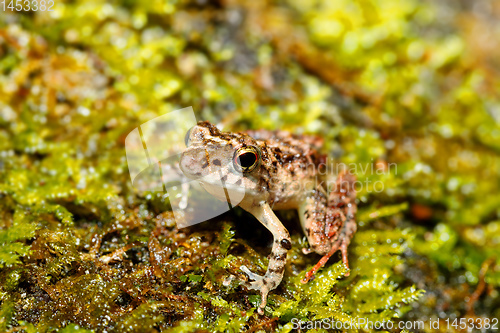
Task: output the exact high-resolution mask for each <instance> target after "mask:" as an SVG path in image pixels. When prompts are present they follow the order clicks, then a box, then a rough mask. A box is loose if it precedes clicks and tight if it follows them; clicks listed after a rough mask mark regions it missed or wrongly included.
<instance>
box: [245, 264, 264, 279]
mask: <svg viewBox="0 0 500 333" xmlns="http://www.w3.org/2000/svg"><path fill="white" fill-rule="evenodd" d="M240 269H241V270H242V271H243V273H245V274H246V275H247V276H248V278H249V279H250V280H255V282H257V281H260V280H262V279H263V278H264V277H263V276H261V275H258V274H255V273H253V272H252V271H251V270H249V269H248V267H247V266H245V265H241V267H240Z"/></svg>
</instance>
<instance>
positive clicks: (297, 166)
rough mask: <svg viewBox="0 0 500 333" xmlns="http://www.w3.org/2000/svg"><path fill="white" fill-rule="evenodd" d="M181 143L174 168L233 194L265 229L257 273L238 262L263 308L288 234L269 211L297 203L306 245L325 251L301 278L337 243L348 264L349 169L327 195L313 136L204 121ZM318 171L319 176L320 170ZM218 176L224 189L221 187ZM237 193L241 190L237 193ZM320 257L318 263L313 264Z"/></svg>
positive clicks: (351, 225) (278, 274) (280, 268)
mask: <svg viewBox="0 0 500 333" xmlns="http://www.w3.org/2000/svg"><path fill="white" fill-rule="evenodd" d="M186 138H187V146H188V147H187V149H186V151H184V153H183V154H182V157H181V160H180V168H181V170H182V172H183V173H184V174H185V175H186V176H187V177H189V178H191V179H198V180H199V181H200V183H201V185H202V186H203V187H204V188H205V189H206V190H207V191H208V192H209V193H211V194H213V195H214V196H216V197H218V198H219V199H221V200H226V199H227V198H228V195H229V196H230V197H231V194H232V193H240V197H242V198H243V199H242V200H241V202H239V204H238V205H239V206H240V207H241V208H243V209H245V210H246V211H248V212H249V213H251V214H252V215H254V216H255V217H256V218H257V219H258V220H259V221H260V222H261V223H262V224H263V225H264V226H265V227H266V228H267V229H268V230H269V231H270V232H271V233H272V234H273V238H274V241H273V248H272V251H271V254H270V257H269V266H268V268H267V271H266V273H265V275H264V276H260V275H257V274H254V273H252V272H251V271H250V270H249V269H248V268H247V267H245V266H242V267H241V269H242V271H243V272H245V273H246V274H247V275H248V277H249V278H250V279H251V280H254V281H251V282H246V283H245V284H246V286H247V287H248V288H249V289H255V290H259V291H260V293H261V296H262V302H261V304H260V306H259V309H258V311H259V313H260V314H263V313H264V307H265V305H266V301H267V295H268V293H269V291H271V290H273V289H275V288H276V287H277V286H278V285H279V284H280V283H281V280H282V278H283V273H284V269H285V263H286V256H287V252H288V250H290V249H291V247H292V244H291V241H290V235H289V234H288V231H287V230H286V229H285V227H284V226H283V225H282V224H281V222H280V221H279V219H278V218H277V217H276V215H275V214H274V212H273V210H279V209H299V211H300V215H301V222H302V226H303V229H304V232H305V233H306V235H307V238H308V240H309V244H310V246H311V248H312V249H313V250H314V251H315V252H317V253H319V254H322V255H324V257H323V258H322V259H321V260H320V262H319V263H318V265H316V266H315V267H314V268H313V269H312V270H311V271H310V272H308V274H307V275H306V278H305V279H304V282H307V280H309V279H310V278H311V277H312V275H313V274H314V272H316V271H317V270H318V269H319V268H320V267H321V266H323V265H324V264H325V263H326V261H328V258H329V257H330V256H331V255H332V254H333V253H334V252H336V251H337V250H338V249H339V248H340V249H341V251H342V254H343V259H344V262H345V263H346V264H347V246H348V244H349V242H350V239H351V237H352V235H353V234H354V232H355V231H356V223H355V221H354V215H355V212H356V206H355V202H354V200H355V192H354V191H353V190H352V184H353V182H354V180H355V178H354V176H352V175H350V174H349V175H346V174H342V175H340V177H339V179H338V180H337V182H336V183H335V184H340V183H342V182H341V180H347V182H344V185H342V186H343V187H342V186H340V187H338V188H336V189H335V190H333V191H332V192H331V193H330V194H327V192H326V191H325V189H324V183H323V182H322V180H321V179H322V178H323V177H324V174H325V173H324V172H321V171H322V169H321V167H322V166H324V165H325V162H326V158H325V156H324V155H322V154H320V153H319V151H318V150H319V148H320V146H321V144H322V140H321V139H319V138H316V137H312V136H305V135H303V136H297V135H292V134H290V133H288V132H284V131H274V132H270V131H264V130H259V131H247V132H240V133H225V132H221V131H220V130H219V129H217V127H215V126H214V125H212V124H211V123H209V122H206V121H205V122H199V123H198V124H197V126H195V127H193V128H192V129H191V130H190V131H189V133H188V134H187V137H186ZM248 151H251V152H255V154H254V155H252V154H250V156H255V159H256V162H255V163H254V164H253V165H252V167H251V168H248V169H245V170H243V169H242V168H241V167H239V166H240V160H239V159H238V160H235V158H236V157H240V156H241V153H245V152H248ZM322 175H323V176H322ZM221 181H222V184H223V185H224V190H221ZM241 193H244V196H242V195H241ZM320 263H321V264H320Z"/></svg>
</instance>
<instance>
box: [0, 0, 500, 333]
mask: <svg viewBox="0 0 500 333" xmlns="http://www.w3.org/2000/svg"><path fill="white" fill-rule="evenodd" d="M202 2H203V1H191V2H189V1H160V0H153V1H148V2H141V3H139V2H133V1H113V2H109V3H105V2H100V1H55V5H54V7H53V9H54V11H53V12H36V13H34V12H31V13H22V14H21V13H12V12H9V11H7V12H5V13H4V12H2V14H1V15H0V244H1V245H0V246H1V247H0V286H1V287H0V302H1V308H0V331H10V332H14V331H22V330H24V331H25V332H55V331H57V332H87V331H95V332H157V331H162V332H194V331H199V332H239V331H249V332H257V331H281V332H289V331H291V330H292V329H293V324H292V320H293V319H294V318H297V319H298V320H322V319H325V318H334V319H335V320H336V321H340V322H350V321H351V320H355V319H356V318H366V319H369V320H372V321H377V320H379V321H383V320H393V321H397V320H400V319H412V320H428V319H429V318H430V317H438V316H439V317H440V318H443V319H444V318H447V317H452V318H453V317H463V316H469V317H470V318H474V317H475V316H482V317H490V318H493V317H497V318H500V310H499V309H500V298H499V297H500V296H499V293H498V288H499V287H500V261H499V260H500V256H499V255H498V254H499V253H500V238H499V235H500V211H499V207H500V196H499V194H498V189H499V184H500V157H499V153H500V111H499V110H500V99H499V97H498V91H499V88H500V80H499V79H498V75H496V76H495V73H497V74H498V71H499V70H500V64H499V63H498V62H497V61H496V60H495V59H500V55H498V50H499V49H500V48H496V49H493V50H494V52H496V55H497V57H493V56H491V55H490V54H489V53H488V54H487V53H486V50H490V49H488V48H486V47H483V46H482V45H480V43H479V42H477V40H478V39H477V38H473V37H474V36H470V35H467V34H465V31H466V29H464V30H463V31H462V30H460V27H461V26H460V25H458V24H457V22H455V21H454V20H453V17H460V18H461V21H458V22H460V23H461V24H463V25H464V26H467V27H470V26H480V25H481V24H482V23H481V22H483V20H482V19H481V18H480V17H479V16H477V15H479V14H477V12H478V10H477V8H476V9H474V11H472V10H468V9H467V8H465V9H463V8H462V9H458V8H454V7H453V6H452V4H451V3H450V4H447V2H443V3H440V4H439V6H440V7H432V6H431V5H428V4H426V3H422V2H419V1H416V0H415V1H411V0H405V1H400V0H366V1H354V0H339V1H327V0H318V1H298V0H297V1H296V0H283V1H276V2H272V1H269V2H265V1H214V2H210V3H207V4H205V5H201V4H200V3H202ZM492 6H493V4H492ZM443 13H452V14H453V13H455V14H457V15H456V16H454V15H443ZM490 22H492V23H491V24H496V23H494V22H498V20H496V21H495V19H492V20H491V21H490ZM469 30H470V31H476V30H473V29H469ZM469 30H467V31H469ZM491 30H492V31H493V32H491V34H494V29H491ZM477 31H482V30H480V29H479V30H477ZM497 31H500V30H498V29H497ZM496 37H498V36H496ZM474 43H475V44H474ZM481 50H483V51H484V52H485V53H484V54H481ZM472 51H473V52H472ZM488 52H493V51H491V50H490V51H488ZM471 59H473V60H474V61H471ZM186 106H193V109H194V110H195V112H196V114H197V117H198V119H199V120H209V121H212V122H216V123H222V124H223V125H224V126H225V128H226V129H228V130H240V129H247V128H267V129H285V130H291V131H294V132H296V133H304V132H307V133H315V134H318V135H321V136H323V137H325V138H326V140H325V141H326V144H325V152H326V153H328V154H329V155H331V156H333V157H334V158H335V159H336V160H337V161H339V162H343V163H346V164H348V165H349V164H351V163H352V165H354V164H357V165H358V169H357V170H356V171H358V178H359V180H360V181H362V182H363V184H366V185H365V186H363V188H362V190H361V191H360V192H359V194H358V197H359V214H358V222H359V228H358V229H359V231H358V233H357V234H356V235H355V237H354V239H353V243H352V244H351V246H350V250H349V251H350V263H351V272H350V276H349V277H345V273H346V271H345V268H344V267H343V266H342V265H341V264H340V263H338V262H336V261H337V260H338V257H335V258H332V260H331V261H330V262H329V264H328V265H327V266H326V267H325V268H324V269H322V270H321V271H320V272H319V273H318V275H317V277H316V279H315V280H314V281H312V282H310V283H309V284H307V285H302V284H301V283H300V282H299V281H300V279H301V277H303V274H304V273H305V271H306V270H307V269H308V268H309V267H311V265H313V264H314V263H315V262H316V261H317V260H318V257H317V256H315V255H311V256H304V255H303V254H302V253H301V251H300V249H301V247H302V246H304V245H305V241H304V235H303V234H302V233H301V232H300V228H299V227H298V223H297V216H296V215H295V214H288V213H286V212H283V213H280V217H281V219H282V220H283V221H285V224H286V226H287V227H288V228H289V230H290V232H291V235H292V240H293V249H292V251H291V253H290V256H289V260H288V263H287V267H286V272H285V279H284V280H283V283H282V284H281V285H280V286H279V288H277V289H276V290H275V291H274V292H272V293H271V295H270V299H269V304H268V306H267V307H266V314H265V316H259V315H258V314H257V313H256V312H255V307H256V306H257V305H258V302H259V296H258V295H257V294H256V293H254V292H249V291H247V290H246V289H245V288H243V287H241V286H239V285H238V283H237V282H236V281H233V282H230V283H229V281H230V280H229V279H228V277H229V276H231V275H238V276H240V277H241V278H243V277H244V276H243V274H242V273H241V272H240V270H239V267H240V266H241V265H242V264H245V265H247V266H249V268H250V269H251V270H253V271H259V270H260V271H263V270H264V269H265V267H266V266H267V259H266V255H267V254H268V252H269V248H268V247H267V242H268V241H269V240H270V239H271V238H270V235H268V233H267V231H266V230H265V229H264V228H263V227H261V226H260V225H259V224H258V222H257V221H255V220H254V218H253V217H252V216H250V215H247V214H246V213H244V212H242V211H241V210H238V209H235V210H234V211H232V212H231V213H228V214H225V215H223V216H221V217H218V218H215V219H213V220H211V221H209V222H205V223H202V224H199V225H196V226H192V227H189V228H186V229H181V230H178V229H177V228H176V227H175V221H174V219H173V215H172V212H171V210H170V209H171V208H170V205H169V201H168V197H167V196H166V194H164V193H146V194H144V193H138V192H137V191H136V190H135V189H134V188H133V187H132V186H131V183H130V178H129V175H128V167H127V164H126V159H125V148H124V139H125V137H126V135H127V134H128V133H129V132H130V131H131V130H132V129H134V128H135V127H136V126H138V125H139V124H141V123H144V122H146V121H148V120H150V119H152V118H154V117H156V116H158V115H161V114H164V113H166V112H169V111H173V110H176V109H180V108H183V107H186ZM371 164H373V165H376V166H377V168H376V170H384V172H372V169H371V168H368V169H366V166H367V165H371ZM359 166H362V167H359ZM424 291H425V293H424ZM398 318H400V319H398ZM304 331H310V332H320V331H321V329H308V328H305V329H304ZM360 331H370V329H361V330H360Z"/></svg>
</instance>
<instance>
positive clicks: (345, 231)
mask: <svg viewBox="0 0 500 333" xmlns="http://www.w3.org/2000/svg"><path fill="white" fill-rule="evenodd" d="M355 232H356V222H355V221H354V220H349V221H347V222H346V224H344V226H343V228H342V230H341V233H340V235H339V237H337V238H336V239H335V241H334V242H333V243H332V247H331V249H330V251H328V253H327V254H325V255H324V256H323V257H322V258H321V259H320V260H319V261H318V263H317V264H316V265H314V267H313V268H311V270H309V272H307V273H306V276H305V277H304V278H303V279H302V280H300V282H302V283H307V282H308V281H309V280H311V278H313V277H314V274H316V272H317V271H318V270H319V269H320V268H321V267H323V266H324V265H325V264H326V263H327V262H328V260H329V259H330V257H331V256H332V255H333V254H334V253H335V252H337V251H338V250H339V249H340V252H341V253H342V262H343V263H344V265H345V266H346V267H347V269H348V271H347V273H346V274H345V276H349V260H348V258H347V247H348V246H349V244H350V243H351V238H352V236H353V235H354V233H355Z"/></svg>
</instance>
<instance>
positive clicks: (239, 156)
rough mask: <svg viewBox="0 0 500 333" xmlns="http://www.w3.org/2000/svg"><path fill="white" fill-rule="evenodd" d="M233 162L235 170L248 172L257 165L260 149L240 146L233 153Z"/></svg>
mask: <svg viewBox="0 0 500 333" xmlns="http://www.w3.org/2000/svg"><path fill="white" fill-rule="evenodd" d="M233 162H234V167H235V169H236V170H238V171H243V172H250V171H252V170H253V169H255V168H256V167H257V166H258V165H259V162H260V150H259V149H258V148H257V147H254V146H248V147H243V148H240V149H238V150H237V151H236V152H235V153H234V159H233Z"/></svg>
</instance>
